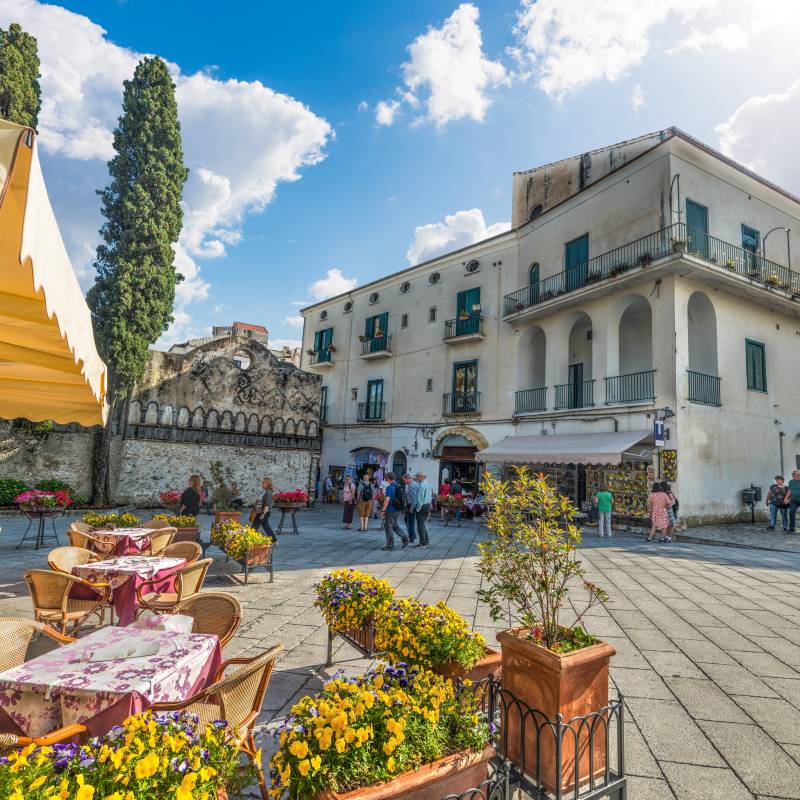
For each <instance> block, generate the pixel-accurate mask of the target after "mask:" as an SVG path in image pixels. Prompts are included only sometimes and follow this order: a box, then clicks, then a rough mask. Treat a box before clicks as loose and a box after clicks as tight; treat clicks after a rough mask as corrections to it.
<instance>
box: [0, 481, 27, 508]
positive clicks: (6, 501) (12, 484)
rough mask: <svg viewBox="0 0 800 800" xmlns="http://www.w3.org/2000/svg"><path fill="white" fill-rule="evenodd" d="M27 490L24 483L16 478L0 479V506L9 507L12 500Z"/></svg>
mask: <svg viewBox="0 0 800 800" xmlns="http://www.w3.org/2000/svg"><path fill="white" fill-rule="evenodd" d="M27 489H28V485H27V484H26V483H25V482H24V481H20V480H17V479H16V478H0V506H10V505H13V503H14V498H15V497H16V496H17V495H18V494H22V493H23V492H24V491H26V490H27Z"/></svg>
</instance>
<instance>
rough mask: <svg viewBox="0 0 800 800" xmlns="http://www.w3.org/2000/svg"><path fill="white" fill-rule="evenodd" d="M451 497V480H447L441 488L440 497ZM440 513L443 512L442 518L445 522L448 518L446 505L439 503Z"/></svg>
mask: <svg viewBox="0 0 800 800" xmlns="http://www.w3.org/2000/svg"><path fill="white" fill-rule="evenodd" d="M449 496H450V478H445V479H444V480H443V481H442V485H441V486H440V487H439V497H449ZM439 511H440V512H441V514H440V516H441V518H442V522H444V521H445V518H446V517H447V510H446V508H445V504H444V503H439Z"/></svg>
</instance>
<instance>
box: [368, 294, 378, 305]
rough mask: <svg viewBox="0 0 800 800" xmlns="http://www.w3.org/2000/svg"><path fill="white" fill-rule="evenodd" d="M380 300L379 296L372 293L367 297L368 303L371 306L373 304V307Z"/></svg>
mask: <svg viewBox="0 0 800 800" xmlns="http://www.w3.org/2000/svg"><path fill="white" fill-rule="evenodd" d="M380 299H381V296H380V295H379V294H378V293H377V292H373V293H372V294H371V295H370V296H369V302H370V303H371V304H373V305H374V304H375V303H377V302H378V300H380Z"/></svg>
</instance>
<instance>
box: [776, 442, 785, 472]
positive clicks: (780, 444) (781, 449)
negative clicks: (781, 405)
mask: <svg viewBox="0 0 800 800" xmlns="http://www.w3.org/2000/svg"><path fill="white" fill-rule="evenodd" d="M784 436H786V434H785V433H784V432H783V431H778V450H779V451H780V454H781V471H780V474H781V475H783V474H784V472H783V437H784Z"/></svg>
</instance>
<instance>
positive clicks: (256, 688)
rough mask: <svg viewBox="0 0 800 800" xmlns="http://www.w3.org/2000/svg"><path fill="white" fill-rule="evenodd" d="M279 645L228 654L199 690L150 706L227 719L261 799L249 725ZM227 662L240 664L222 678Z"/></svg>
mask: <svg viewBox="0 0 800 800" xmlns="http://www.w3.org/2000/svg"><path fill="white" fill-rule="evenodd" d="M281 649H282V648H281V646H280V645H279V644H277V645H275V646H274V647H271V648H270V649H269V650H267V652H266V653H262V654H261V655H260V656H256V657H255V658H229V659H227V660H226V661H223V662H222V665H221V666H220V668H219V670H218V671H217V674H216V676H215V678H214V683H213V684H212V685H211V686H209V687H208V688H206V689H204V690H203V691H202V692H200V693H199V694H196V695H194V697H190V698H188V699H187V700H184V701H183V702H180V703H154V704H153V705H152V706H151V708H152V710H153V711H155V712H159V711H181V710H184V709H185V710H187V711H189V712H190V713H192V714H197V715H198V716H199V717H200V722H201V723H212V722H214V721H215V720H218V719H224V720H227V721H228V724H229V728H228V730H229V735H230V736H231V738H232V739H233V740H234V741H235V742H236V743H237V744H238V745H239V748H240V749H241V751H242V752H243V753H245V754H246V755H247V757H248V758H249V759H250V760H251V761H252V762H253V766H254V767H255V769H256V772H257V774H258V785H259V788H260V789H261V796H262V798H264V800H266V798H267V797H268V791H267V784H266V780H265V779H264V771H263V766H262V764H261V763H260V759H257V758H256V754H257V752H258V748H257V747H256V741H255V736H254V735H253V728H254V726H255V723H256V719H257V718H258V715H259V714H260V713H261V706H262V705H263V703H264V695H266V693H267V686H268V685H269V679H270V676H271V675H272V668H273V667H274V666H275V659H276V658H277V657H278V653H280V651H281ZM231 664H242V665H243V666H241V667H239V669H237V670H236V672H234V673H232V674H231V675H230V676H228V677H227V678H226V677H225V670H226V669H227V668H228V667H229V666H230V665H231Z"/></svg>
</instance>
